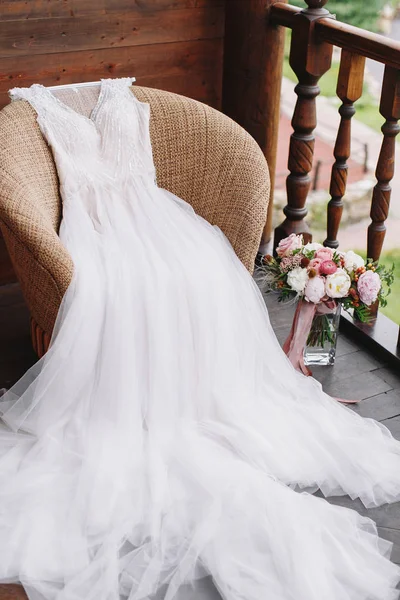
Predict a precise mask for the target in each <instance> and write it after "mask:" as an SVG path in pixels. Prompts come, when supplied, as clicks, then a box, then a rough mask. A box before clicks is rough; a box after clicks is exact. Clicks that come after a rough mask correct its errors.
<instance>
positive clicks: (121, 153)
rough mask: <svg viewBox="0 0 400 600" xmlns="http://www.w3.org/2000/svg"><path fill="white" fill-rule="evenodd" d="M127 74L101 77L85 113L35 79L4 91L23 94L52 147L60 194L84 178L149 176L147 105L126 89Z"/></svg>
mask: <svg viewBox="0 0 400 600" xmlns="http://www.w3.org/2000/svg"><path fill="white" fill-rule="evenodd" d="M133 81H134V79H133V78H123V79H103V80H102V81H101V86H100V93H99V96H98V100H97V102H96V105H95V107H94V109H93V111H92V113H91V115H90V117H87V116H85V115H83V114H80V113H78V112H76V111H75V110H73V109H72V108H70V107H69V106H67V105H66V104H64V103H63V102H61V101H60V100H59V99H58V98H56V97H55V96H54V95H53V94H52V92H51V91H50V90H49V89H48V88H46V87H44V86H42V85H39V84H34V85H32V86H31V87H30V88H14V89H12V90H11V91H10V92H9V93H10V97H11V98H12V99H14V100H18V99H21V100H27V101H28V102H29V103H30V104H31V105H32V107H33V108H34V109H35V110H36V112H37V115H38V116H37V122H38V124H39V127H40V129H41V131H42V133H43V135H44V136H45V138H46V140H47V142H48V144H49V145H50V147H51V148H52V151H53V155H54V159H55V162H56V165H57V170H58V174H59V178H60V188H61V193H62V195H63V198H64V200H65V199H66V198H68V197H69V196H70V195H71V194H74V193H75V192H76V191H78V190H79V189H81V187H82V186H83V185H85V184H89V185H91V186H92V185H93V186H98V185H100V186H102V187H104V186H105V185H111V186H113V187H115V186H118V187H119V186H123V185H125V184H126V183H127V180H129V179H130V178H132V177H134V178H135V179H137V178H141V179H142V180H143V179H144V180H146V179H147V180H148V181H151V182H154V181H155V169H154V164H153V157H152V150H151V142H150V134H149V118H150V107H149V105H148V104H144V103H142V102H139V101H138V100H137V99H136V98H135V96H134V94H133V93H132V92H131V90H130V86H131V85H132V82H133Z"/></svg>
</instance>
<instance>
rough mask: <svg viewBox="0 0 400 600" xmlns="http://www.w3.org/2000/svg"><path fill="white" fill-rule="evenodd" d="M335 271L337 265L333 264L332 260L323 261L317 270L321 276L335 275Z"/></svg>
mask: <svg viewBox="0 0 400 600" xmlns="http://www.w3.org/2000/svg"><path fill="white" fill-rule="evenodd" d="M336 271H337V265H336V264H335V263H334V262H333V260H324V261H323V262H322V263H321V266H320V268H319V272H320V273H321V275H333V273H336Z"/></svg>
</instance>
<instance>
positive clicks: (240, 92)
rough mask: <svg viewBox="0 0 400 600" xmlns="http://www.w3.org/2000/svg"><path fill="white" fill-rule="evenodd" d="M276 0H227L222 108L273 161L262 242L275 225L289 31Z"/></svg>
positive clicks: (271, 162) (269, 159)
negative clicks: (273, 19)
mask: <svg viewBox="0 0 400 600" xmlns="http://www.w3.org/2000/svg"><path fill="white" fill-rule="evenodd" d="M273 4H274V0H229V1H228V2H227V3H226V26H225V56H224V63H225V64H224V83H223V101H222V104H223V111H224V113H225V114H227V115H228V116H230V117H231V118H232V119H234V120H235V121H236V122H237V123H239V125H241V126H242V127H244V128H245V129H246V130H247V131H248V132H249V133H250V134H251V135H252V136H253V137H254V139H255V140H256V141H257V142H258V144H259V145H260V147H261V149H262V150H263V152H264V154H265V157H266V159H267V161H268V165H269V169H270V176H271V196H270V203H269V209H268V217H267V224H266V227H265V230H264V234H263V240H262V242H263V243H264V244H265V243H267V242H268V240H269V238H270V236H271V228H272V206H273V190H274V179H275V167H276V153H277V142H278V127H279V109H280V91H281V79H282V66H283V49H284V30H283V28H282V27H276V26H270V23H269V13H270V10H271V8H272V6H273Z"/></svg>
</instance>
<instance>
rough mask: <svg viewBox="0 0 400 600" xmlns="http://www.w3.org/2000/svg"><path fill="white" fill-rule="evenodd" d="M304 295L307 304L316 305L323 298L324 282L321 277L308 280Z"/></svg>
mask: <svg viewBox="0 0 400 600" xmlns="http://www.w3.org/2000/svg"><path fill="white" fill-rule="evenodd" d="M304 295H305V297H306V300H308V302H314V303H315V304H318V302H320V301H321V300H322V298H323V297H324V296H325V281H324V280H323V279H322V277H313V278H312V279H309V280H308V283H307V285H306V287H305V290H304Z"/></svg>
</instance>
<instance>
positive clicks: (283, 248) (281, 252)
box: [276, 233, 303, 258]
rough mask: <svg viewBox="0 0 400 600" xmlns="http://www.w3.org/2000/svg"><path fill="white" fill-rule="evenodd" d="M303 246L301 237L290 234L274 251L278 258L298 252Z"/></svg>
mask: <svg viewBox="0 0 400 600" xmlns="http://www.w3.org/2000/svg"><path fill="white" fill-rule="evenodd" d="M302 246H303V236H301V235H296V234H295V233H291V234H290V235H289V237H287V238H285V239H283V240H281V241H280V242H279V245H278V247H277V249H276V252H277V254H278V256H280V257H281V258H282V256H288V255H289V254H292V252H293V251H294V250H298V249H299V248H301V247H302Z"/></svg>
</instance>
